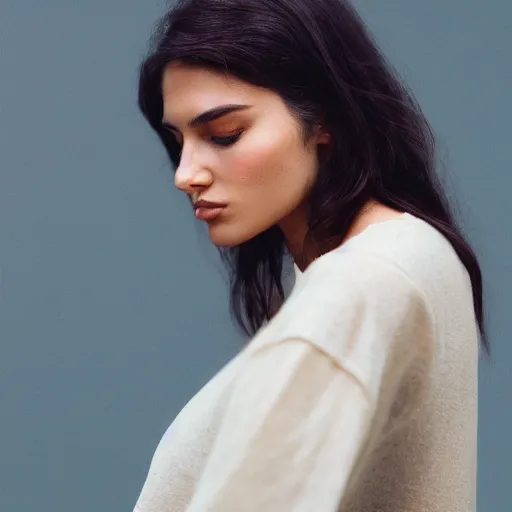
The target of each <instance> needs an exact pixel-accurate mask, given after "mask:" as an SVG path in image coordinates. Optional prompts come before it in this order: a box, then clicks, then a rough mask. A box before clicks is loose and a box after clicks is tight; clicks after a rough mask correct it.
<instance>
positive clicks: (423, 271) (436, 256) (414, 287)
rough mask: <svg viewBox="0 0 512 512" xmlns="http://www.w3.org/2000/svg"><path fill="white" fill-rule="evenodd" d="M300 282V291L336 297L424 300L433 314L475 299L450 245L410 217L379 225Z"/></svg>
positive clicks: (320, 261) (316, 264) (323, 261)
mask: <svg viewBox="0 0 512 512" xmlns="http://www.w3.org/2000/svg"><path fill="white" fill-rule="evenodd" d="M299 281H301V282H302V283H301V284H300V287H303V288H308V289H309V290H313V289H314V290H318V291H320V290H321V289H325V290H329V291H330V293H332V294H338V293H341V294H344V293H347V292H350V293H351V294H363V295H364V294H368V293H372V294H377V295H378V296H379V297H381V298H385V297H386V296H389V299H392V297H393V296H396V295H401V294H404V293H405V294H408V295H410V296H417V295H419V296H421V297H422V298H423V300H424V301H425V302H426V304H427V305H428V304H429V305H430V306H431V307H432V308H433V309H436V308H437V307H443V303H444V302H446V301H447V297H448V296H451V297H453V296H454V294H456V295H458V296H459V298H464V297H466V298H467V297H468V296H469V295H471V283H470V280H469V275H468V273H467V271H466V269H465V267H464V265H463V264H462V262H461V261H460V259H459V257H458V256H457V254H456V252H455V250H454V249H453V247H452V245H451V244H450V242H449V241H448V240H447V239H446V238H445V237H444V236H443V235H442V234H441V233H440V232H439V231H438V230H436V229H435V228H434V227H432V226H431V225H429V224H428V223H427V222H425V221H423V220H421V219H419V218H417V217H414V216H412V215H409V214H406V217H404V220H394V221H388V222H383V223H381V224H375V225H373V226H371V228H369V229H367V230H366V231H365V232H363V233H362V234H360V235H358V236H356V237H355V238H354V239H352V240H349V241H348V242H347V243H345V244H343V246H341V247H339V248H338V249H335V250H334V251H331V252H330V253H327V254H325V255H324V256H322V257H321V258H319V259H318V260H316V261H315V262H313V263H312V264H311V265H310V267H309V268H308V269H307V270H306V272H305V273H304V274H302V275H300V277H299ZM335 283H337V284H339V285H341V284H343V285H344V286H333V285H334V284H335Z"/></svg>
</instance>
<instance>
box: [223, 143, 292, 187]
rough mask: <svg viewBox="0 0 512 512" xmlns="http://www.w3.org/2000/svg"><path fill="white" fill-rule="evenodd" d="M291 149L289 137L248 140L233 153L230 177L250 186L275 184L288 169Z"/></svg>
mask: <svg viewBox="0 0 512 512" xmlns="http://www.w3.org/2000/svg"><path fill="white" fill-rule="evenodd" d="M293 151H294V148H293V145H292V143H291V141H290V140H289V138H285V137H282V136H281V137H278V136H275V137H269V136H265V137H260V139H259V140H251V141H248V142H247V144H245V145H244V146H240V151H239V152H237V153H236V154H234V155H233V159H232V160H231V162H230V168H231V169H232V170H233V174H232V175H231V176H230V178H231V179H234V180H236V182H238V183H240V185H247V186H251V187H254V186H265V185H271V184H275V183H277V182H279V181H280V180H281V179H282V178H283V175H284V174H286V173H287V172H289V171H290V163H291V160H293ZM290 157H292V158H290Z"/></svg>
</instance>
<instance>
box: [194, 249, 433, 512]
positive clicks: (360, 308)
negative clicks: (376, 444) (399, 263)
mask: <svg viewBox="0 0 512 512" xmlns="http://www.w3.org/2000/svg"><path fill="white" fill-rule="evenodd" d="M370 260H371V263H373V265H372V266H371V267H370V268H369V269H368V271H367V273H366V274H365V275H364V276H359V278H355V275H354V273H353V271H354V270H355V268H350V266H351V264H355V262H353V261H348V260H347V261H346V262H345V265H344V266H342V267H340V269H342V271H340V269H338V271H339V272H337V273H336V278H334V279H333V275H332V271H333V270H334V271H335V270H336V269H335V268H330V266H329V265H326V264H325V263H323V264H322V267H318V266H317V268H316V269H314V270H315V272H314V273H312V274H311V280H310V282H309V284H307V283H306V285H305V287H304V288H303V290H302V291H301V294H300V296H298V297H296V298H295V299H293V300H291V301H289V303H288V304H287V309H284V310H283V311H282V312H280V313H279V314H278V316H279V318H277V317H276V320H277V321H276V322H275V323H274V324H272V323H271V324H270V325H269V326H268V329H267V331H266V332H265V336H263V337H262V339H256V340H254V343H252V344H250V345H249V347H248V349H247V357H246V358H245V361H244V364H243V365H242V367H241V368H240V370H239V372H238V374H237V377H236V379H235V382H234V385H233V388H232V391H231V396H230V398H229V404H228V407H227V411H226V413H225V417H224V419H223V422H222V425H221V428H220V432H219V434H218V436H217V439H216V442H215V444H214V447H213V450H212V452H211V454H210V457H209V459H208V462H207V464H206V467H205V469H204V472H203V474H202V477H201V479H200V481H199V483H198V485H197V488H196V491H195V493H194V496H193V498H192V500H191V503H190V504H189V507H188V508H187V510H188V512H207V511H210V512H231V511H233V512H235V511H237V512H238V511H244V512H260V511H262V510H265V511H266V512H278V511H279V512H285V511H294V512H310V511H311V510H322V511H326V512H327V511H333V512H334V511H336V510H338V506H339V504H340V503H341V501H342V499H343V496H344V493H345V492H346V490H347V488H348V486H349V483H350V481H351V478H353V477H354V474H356V473H357V470H358V466H359V465H360V463H361V461H362V460H364V457H365V454H366V453H367V452H368V450H369V449H370V447H371V446H372V444H373V441H374V439H375V438H376V437H378V436H379V435H380V433H381V429H382V427H383V426H384V425H385V424H386V422H387V418H388V416H389V414H390V411H391V408H392V405H393V402H394V397H395V395H396V393H397V390H398V388H399V385H400V382H401V381H402V379H403V377H404V375H405V374H406V372H407V371H410V370H411V368H413V367H414V362H415V361H418V360H422V359H423V358H422V357H421V356H422V355H424V354H425V353H426V352H425V345H426V344H428V343H432V328H431V323H432V319H431V317H430V314H429V309H428V307H427V305H426V304H425V299H424V296H423V295H422V294H421V292H420V291H419V290H418V288H417V287H416V286H415V285H414V283H413V282H412V281H411V280H410V279H409V278H408V277H407V276H405V275H403V274H402V273H401V271H399V270H397V269H396V268H395V267H394V266H393V265H389V264H387V263H385V262H380V261H374V260H373V259H371V258H370ZM359 265H360V261H359V263H358V264H357V267H358V268H360V267H359ZM324 267H325V268H324ZM351 271H352V272H351ZM340 273H341V274H342V275H340ZM329 276H330V277H329ZM341 285H344V288H343V291H340V290H338V289H337V288H336V287H337V286H341ZM333 286H334V290H335V291H334V292H333ZM294 318H295V319H296V320H295V321H293V319H294ZM304 319H306V320H307V321H306V322H305V321H304ZM420 366H421V365H420ZM416 380H417V379H416Z"/></svg>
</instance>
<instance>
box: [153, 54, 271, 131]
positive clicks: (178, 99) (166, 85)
mask: <svg viewBox="0 0 512 512" xmlns="http://www.w3.org/2000/svg"><path fill="white" fill-rule="evenodd" d="M263 98H264V91H263V90H262V89H260V88H258V87H256V86H254V85H252V84H249V83H247V82H244V81H243V80H240V79H238V78H237V77H234V76H233V75H229V74H226V73H221V72H218V71H215V70H211V69H208V68H203V67H199V66H191V65H188V64H184V63H181V62H179V61H176V62H172V63H170V64H168V65H167V66H166V68H165V70H164V73H163V76H162V99H163V103H164V113H163V114H164V116H163V117H164V118H165V119H168V120H169V121H170V122H173V123H175V124H176V123H178V124H179V123H183V122H184V121H185V120H186V119H188V118H190V117H192V116H194V115H196V114H198V113H201V112H204V111H206V110H208V109H211V108H214V107H216V106H218V105H221V104H226V103H254V102H255V101H258V99H260V100H262V99H263Z"/></svg>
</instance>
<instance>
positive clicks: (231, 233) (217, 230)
mask: <svg viewBox="0 0 512 512" xmlns="http://www.w3.org/2000/svg"><path fill="white" fill-rule="evenodd" d="M265 229H267V228H265ZM263 231H264V229H260V230H255V229H252V230H250V229H243V228H241V227H240V226H238V227H235V226H229V225H228V224H225V223H222V222H219V223H218V224H217V223H215V222H212V223H210V224H208V234H209V235H210V240H211V241H212V243H213V245H215V246H217V247H226V248H229V247H236V246H237V245H240V244H243V243H244V242H247V241H248V240H251V239H252V238H254V237H255V236H258V235H259V234H260V233H262V232H263Z"/></svg>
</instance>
